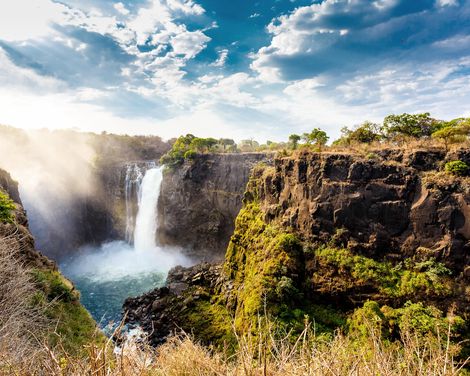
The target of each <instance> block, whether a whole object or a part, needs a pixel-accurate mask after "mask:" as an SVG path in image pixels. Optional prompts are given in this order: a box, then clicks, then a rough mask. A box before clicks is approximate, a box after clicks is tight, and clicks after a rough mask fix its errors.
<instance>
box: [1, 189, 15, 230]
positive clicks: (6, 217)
mask: <svg viewBox="0 0 470 376" xmlns="http://www.w3.org/2000/svg"><path fill="white" fill-rule="evenodd" d="M15 209H16V205H15V202H14V201H13V200H12V199H11V198H10V196H8V194H7V193H4V192H3V191H2V190H0V222H4V223H12V222H13V221H14V219H15V215H14V214H13V211H14V210H15Z"/></svg>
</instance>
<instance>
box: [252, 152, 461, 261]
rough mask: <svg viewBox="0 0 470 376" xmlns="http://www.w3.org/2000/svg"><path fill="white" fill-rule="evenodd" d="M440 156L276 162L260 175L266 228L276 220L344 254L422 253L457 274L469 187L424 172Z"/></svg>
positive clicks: (329, 156)
mask: <svg viewBox="0 0 470 376" xmlns="http://www.w3.org/2000/svg"><path fill="white" fill-rule="evenodd" d="M443 157H444V155H442V154H441V153H429V154H425V153H424V152H415V153H411V154H408V155H405V156H403V162H402V163H396V162H393V161H392V162H390V161H387V160H383V159H382V160H381V159H378V160H366V159H361V158H358V157H357V156H353V155H338V154H323V155H322V154H311V153H306V154H303V155H300V156H299V157H298V158H284V159H278V160H276V163H275V167H274V169H273V170H272V172H271V173H269V174H266V175H265V176H264V177H260V181H259V184H258V192H259V201H260V205H261V207H262V209H263V211H264V212H265V213H266V219H267V220H268V222H269V221H272V220H276V221H280V223H281V224H282V226H284V227H286V228H287V227H289V228H291V229H292V230H293V231H294V232H295V233H296V234H298V235H299V236H300V237H301V239H302V240H303V241H308V242H311V243H314V242H322V243H327V242H328V241H330V239H331V238H332V237H333V236H334V235H337V236H340V237H341V238H342V239H343V240H344V242H345V246H347V248H349V249H353V250H356V251H357V252H360V253H362V254H367V255H370V256H373V257H382V256H384V255H386V254H393V253H398V254H401V255H402V257H405V256H410V255H411V254H412V253H413V252H415V251H416V249H418V248H419V247H424V248H427V249H429V252H432V253H433V254H435V256H436V257H438V258H439V259H445V260H446V262H447V263H452V266H453V267H455V268H462V267H463V266H464V265H466V264H468V263H469V261H470V258H469V257H470V253H469V252H470V249H469V248H468V246H469V245H467V243H468V241H469V239H470V232H469V231H468V227H469V226H470V216H469V206H468V205H469V204H470V189H469V187H468V186H467V185H466V182H460V181H459V179H457V178H454V177H451V176H446V177H444V180H439V178H438V177H436V176H435V173H434V174H433V173H429V174H426V173H425V174H423V173H422V172H423V171H432V170H435V169H436V168H437V165H438V163H439V162H440V161H442V159H443ZM248 194H250V192H248Z"/></svg>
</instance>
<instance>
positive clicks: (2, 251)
mask: <svg viewBox="0 0 470 376" xmlns="http://www.w3.org/2000/svg"><path fill="white" fill-rule="evenodd" d="M20 244H21V241H19V240H18V238H17V236H16V235H15V234H14V235H11V236H7V237H5V238H0V362H7V363H11V364H15V365H17V366H18V365H20V364H21V365H22V366H21V367H23V368H28V367H32V363H34V362H35V359H36V355H38V354H39V353H41V352H42V349H41V347H40V346H38V344H37V340H38V339H39V338H41V337H42V336H43V335H45V331H46V328H47V326H48V321H47V319H46V317H45V315H44V312H43V311H42V310H41V309H40V308H38V307H39V306H38V305H34V304H33V301H34V299H35V297H36V293H37V289H36V287H35V285H34V283H33V281H32V279H31V274H30V273H29V271H28V269H27V268H26V267H25V266H24V265H23V264H22V262H21V261H20V260H21V257H19V256H18V254H19V253H21V252H22V249H21V246H20ZM21 367H20V368H21Z"/></svg>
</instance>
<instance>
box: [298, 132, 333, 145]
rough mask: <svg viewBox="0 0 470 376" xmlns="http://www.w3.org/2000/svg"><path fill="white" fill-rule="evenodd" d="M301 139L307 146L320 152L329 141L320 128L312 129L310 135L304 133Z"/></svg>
mask: <svg viewBox="0 0 470 376" xmlns="http://www.w3.org/2000/svg"><path fill="white" fill-rule="evenodd" d="M302 138H303V139H304V141H305V143H306V144H307V145H313V146H317V147H318V148H319V149H320V150H321V148H322V146H324V145H326V143H327V142H328V139H329V137H328V135H327V134H326V132H325V131H322V130H321V129H320V128H314V129H313V130H312V131H311V132H310V133H304V134H303V135H302Z"/></svg>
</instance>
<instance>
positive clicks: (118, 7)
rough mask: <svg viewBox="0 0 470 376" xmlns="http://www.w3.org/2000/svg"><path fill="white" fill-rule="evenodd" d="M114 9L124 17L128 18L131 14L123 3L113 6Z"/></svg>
mask: <svg viewBox="0 0 470 376" xmlns="http://www.w3.org/2000/svg"><path fill="white" fill-rule="evenodd" d="M113 7H114V9H116V10H117V11H118V12H119V13H121V14H122V15H124V16H127V15H128V14H129V13H130V12H129V9H127V8H126V6H125V5H124V4H123V3H116V4H114V5H113Z"/></svg>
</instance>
